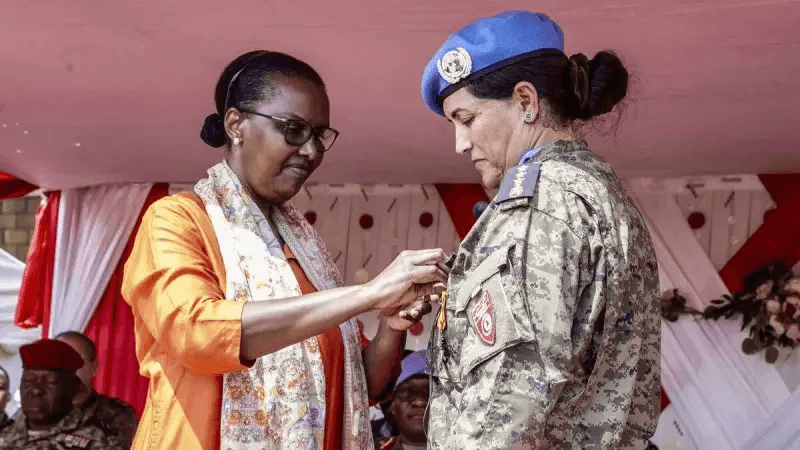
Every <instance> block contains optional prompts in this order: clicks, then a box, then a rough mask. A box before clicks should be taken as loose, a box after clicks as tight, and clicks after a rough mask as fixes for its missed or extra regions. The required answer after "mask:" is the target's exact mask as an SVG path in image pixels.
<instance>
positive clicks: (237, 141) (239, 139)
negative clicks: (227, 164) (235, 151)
mask: <svg viewBox="0 0 800 450" xmlns="http://www.w3.org/2000/svg"><path fill="white" fill-rule="evenodd" d="M241 143H242V138H238V137H236V138H233V145H239V144H241Z"/></svg>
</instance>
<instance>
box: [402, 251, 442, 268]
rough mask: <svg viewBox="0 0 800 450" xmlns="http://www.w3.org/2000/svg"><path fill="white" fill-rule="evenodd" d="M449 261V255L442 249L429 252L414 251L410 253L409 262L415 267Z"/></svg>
mask: <svg viewBox="0 0 800 450" xmlns="http://www.w3.org/2000/svg"><path fill="white" fill-rule="evenodd" d="M445 259H447V255H445V254H444V251H442V249H440V248H433V249H429V250H414V251H409V254H408V261H409V262H410V263H411V264H414V265H417V266H419V265H428V264H436V263H438V262H443V261H444V260H445Z"/></svg>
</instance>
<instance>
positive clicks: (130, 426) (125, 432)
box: [115, 405, 139, 448]
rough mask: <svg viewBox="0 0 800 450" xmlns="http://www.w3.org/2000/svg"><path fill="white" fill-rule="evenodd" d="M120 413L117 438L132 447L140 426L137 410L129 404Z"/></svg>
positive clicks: (127, 446)
mask: <svg viewBox="0 0 800 450" xmlns="http://www.w3.org/2000/svg"><path fill="white" fill-rule="evenodd" d="M125 406H126V408H125V409H124V411H123V412H122V413H121V414H120V415H119V419H118V420H117V421H116V424H115V425H116V431H117V439H118V440H119V441H120V442H121V443H122V445H123V446H125V447H126V448H130V446H131V445H132V444H133V437H134V436H135V435H136V429H137V428H138V426H139V418H138V417H137V416H136V411H134V410H133V408H131V407H130V406H128V405H125Z"/></svg>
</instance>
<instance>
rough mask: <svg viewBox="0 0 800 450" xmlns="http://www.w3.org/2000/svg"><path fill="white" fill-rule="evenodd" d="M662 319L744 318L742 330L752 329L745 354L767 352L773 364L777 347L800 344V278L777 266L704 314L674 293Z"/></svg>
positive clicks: (744, 343) (758, 274) (748, 280)
mask: <svg viewBox="0 0 800 450" xmlns="http://www.w3.org/2000/svg"><path fill="white" fill-rule="evenodd" d="M661 315H662V317H664V319H666V320H668V321H671V322H674V321H676V320H678V317H680V316H682V315H697V316H702V318H703V319H706V320H719V319H734V318H737V317H739V316H741V320H742V330H745V329H747V328H748V327H749V328H750V329H749V333H748V337H746V338H745V339H744V340H743V341H742V352H744V353H745V354H748V355H752V354H755V353H758V352H760V351H762V350H764V351H765V353H764V358H765V359H766V361H767V362H768V363H774V362H775V361H776V360H777V359H778V355H779V352H778V348H777V347H788V348H794V347H795V346H797V345H798V344H800V277H798V276H794V275H793V274H792V272H791V271H790V270H788V269H787V268H786V266H785V265H784V264H783V263H780V262H776V263H773V264H771V265H769V266H767V267H764V268H761V269H759V270H757V271H756V272H754V273H753V274H751V275H749V276H748V277H747V278H745V279H744V288H743V289H742V291H741V292H738V293H736V294H734V295H732V296H731V295H727V294H726V295H724V296H723V297H722V298H720V299H716V300H712V301H711V306H709V307H707V308H706V309H705V310H703V311H702V312H700V311H697V310H695V309H692V308H689V307H687V306H686V299H684V298H683V297H681V296H680V295H679V294H678V292H677V290H674V291H673V292H672V295H671V296H669V297H666V296H665V298H664V300H663V304H662V312H661Z"/></svg>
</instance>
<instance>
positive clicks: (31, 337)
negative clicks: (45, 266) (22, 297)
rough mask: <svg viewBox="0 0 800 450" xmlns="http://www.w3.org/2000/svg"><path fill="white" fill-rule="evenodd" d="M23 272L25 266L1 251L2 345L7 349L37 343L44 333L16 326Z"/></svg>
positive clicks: (0, 299) (35, 329) (0, 342)
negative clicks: (15, 318)
mask: <svg viewBox="0 0 800 450" xmlns="http://www.w3.org/2000/svg"><path fill="white" fill-rule="evenodd" d="M23 270H25V264H23V263H22V262H21V261H20V260H18V259H17V258H15V257H13V256H11V255H10V254H9V253H8V252H6V251H5V250H3V249H0V345H2V346H3V347H5V348H7V349H16V348H19V347H21V346H23V345H25V344H27V343H29V342H32V341H35V340H36V339H38V338H39V336H41V333H42V330H41V329H40V328H38V327H37V328H30V329H27V330H25V329H22V328H17V327H16V326H14V313H15V311H16V309H17V296H18V295H19V287H20V284H21V283H22V271H23Z"/></svg>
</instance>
